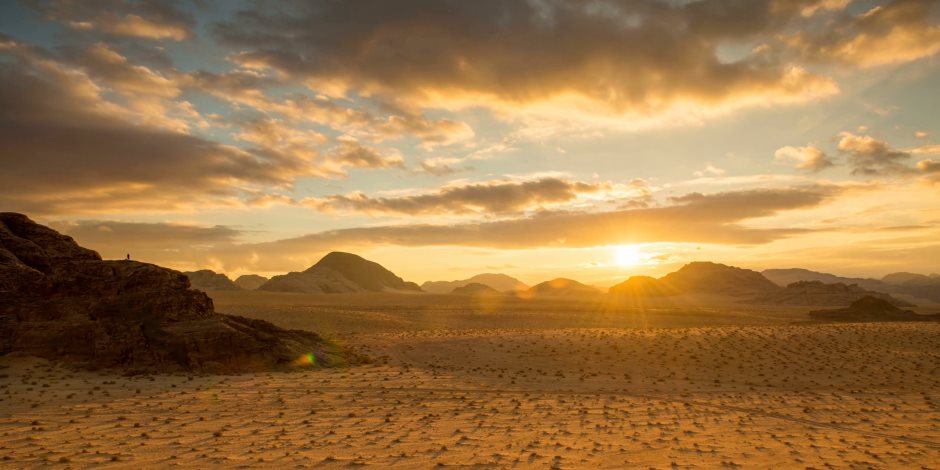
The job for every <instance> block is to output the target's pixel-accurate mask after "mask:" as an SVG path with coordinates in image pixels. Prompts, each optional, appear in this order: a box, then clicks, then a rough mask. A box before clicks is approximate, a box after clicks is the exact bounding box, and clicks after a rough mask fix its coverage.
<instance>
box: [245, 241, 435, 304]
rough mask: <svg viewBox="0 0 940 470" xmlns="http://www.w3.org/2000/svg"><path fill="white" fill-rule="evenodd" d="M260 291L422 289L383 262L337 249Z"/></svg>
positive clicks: (282, 276)
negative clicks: (304, 268) (302, 269)
mask: <svg viewBox="0 0 940 470" xmlns="http://www.w3.org/2000/svg"><path fill="white" fill-rule="evenodd" d="M258 290H264V291H277V292H305V293H317V294H321V293H322V294H338V293H344V292H422V290H421V288H420V287H418V285H417V284H415V283H413V282H407V281H404V280H402V278H400V277H398V276H396V275H395V273H393V272H391V271H389V270H388V269H385V268H384V267H382V265H380V264H378V263H376V262H373V261H369V260H367V259H365V258H362V257H361V256H358V255H354V254H352V253H342V252H338V251H334V252H332V253H330V254H328V255H326V256H324V257H323V258H322V259H321V260H320V261H318V262H317V264H315V265H313V266H311V267H310V268H309V269H307V270H306V271H303V272H291V273H288V274H284V275H281V276H274V277H272V278H271V280H270V281H268V282H266V283H264V284H263V285H261V287H259V288H258Z"/></svg>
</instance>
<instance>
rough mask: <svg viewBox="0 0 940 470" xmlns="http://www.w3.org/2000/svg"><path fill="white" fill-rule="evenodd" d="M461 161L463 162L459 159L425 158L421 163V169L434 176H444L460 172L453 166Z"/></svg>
mask: <svg viewBox="0 0 940 470" xmlns="http://www.w3.org/2000/svg"><path fill="white" fill-rule="evenodd" d="M462 161H463V160H462V159H460V158H446V157H432V158H426V159H424V161H422V162H421V169H422V170H424V171H426V172H428V173H430V174H432V175H434V176H445V175H450V174H453V173H457V172H458V171H460V169H458V168H455V167H454V165H456V164H458V163H461V162H462Z"/></svg>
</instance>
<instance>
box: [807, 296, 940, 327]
mask: <svg viewBox="0 0 940 470" xmlns="http://www.w3.org/2000/svg"><path fill="white" fill-rule="evenodd" d="M809 316H810V317H812V318H816V319H819V320H834V321H851V322H871V321H940V314H938V315H918V314H916V313H914V312H912V311H910V310H901V309H900V308H898V307H895V306H894V305H891V303H889V302H888V301H886V300H885V299H879V298H877V297H872V296H865V297H862V298H861V299H858V300H856V301H855V302H852V305H850V306H848V307H847V308H838V309H833V310H815V311H812V312H809Z"/></svg>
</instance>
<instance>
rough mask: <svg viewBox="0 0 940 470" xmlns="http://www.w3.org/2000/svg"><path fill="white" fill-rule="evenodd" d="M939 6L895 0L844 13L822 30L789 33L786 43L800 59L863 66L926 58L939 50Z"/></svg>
mask: <svg viewBox="0 0 940 470" xmlns="http://www.w3.org/2000/svg"><path fill="white" fill-rule="evenodd" d="M846 3H847V2H846ZM937 5H938V3H937V2H936V1H935V0H895V1H891V2H886V3H884V4H881V5H874V6H872V7H871V8H870V9H868V10H865V11H862V12H861V13H859V14H850V13H847V12H843V13H841V14H840V15H837V17H836V19H834V20H833V21H830V22H829V23H828V24H827V25H826V28H824V29H822V30H820V31H817V32H808V31H805V30H801V31H800V32H798V33H796V34H794V35H792V36H789V37H787V38H786V39H785V43H786V47H788V48H789V49H790V50H791V51H793V52H795V53H796V54H797V55H798V56H799V58H800V59H801V60H806V61H812V62H817V63H826V64H831V63H841V64H847V65H854V66H862V67H875V66H880V65H886V64H895V63H904V62H910V61H912V60H916V59H920V58H922V57H928V56H931V55H934V54H936V53H937V52H938V51H940V26H938V25H937V22H936V20H937V16H936V15H937V13H938V6H937Z"/></svg>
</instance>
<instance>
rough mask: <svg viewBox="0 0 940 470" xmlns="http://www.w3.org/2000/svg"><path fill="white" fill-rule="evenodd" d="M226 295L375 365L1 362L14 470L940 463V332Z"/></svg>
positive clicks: (237, 306)
mask: <svg viewBox="0 0 940 470" xmlns="http://www.w3.org/2000/svg"><path fill="white" fill-rule="evenodd" d="M212 295H213V297H214V298H216V304H217V308H218V310H220V311H223V312H226V313H239V314H248V313H249V312H251V313H253V314H254V315H253V316H257V317H260V318H265V319H268V320H272V321H275V322H276V323H278V324H280V325H281V326H287V327H307V328H313V329H320V330H324V331H327V332H328V333H329V334H330V335H331V336H332V337H333V338H335V339H337V340H338V341H341V342H343V343H344V344H346V345H348V346H349V347H352V348H355V349H357V350H359V351H360V352H364V353H366V354H368V355H370V356H371V357H372V358H373V363H372V364H369V365H364V366H358V367H353V368H345V369H331V370H310V371H303V372H291V373H281V372H278V373H263V374H246V375H233V376H187V375H175V376H174V375H170V376H137V377H124V376H121V375H120V374H117V373H114V372H107V371H105V372H75V371H71V370H68V369H67V368H65V367H63V366H62V365H61V364H55V363H49V362H46V361H42V360H38V359H34V358H29V357H19V356H13V357H11V356H6V357H2V358H0V367H2V369H0V376H2V378H0V387H2V388H0V400H2V401H0V436H2V438H0V459H2V460H0V466H2V467H5V468H24V467H25V468H29V467H43V466H54V467H59V468H65V467H71V468H87V467H96V468H97V467H104V468H109V467H110V468H129V467H138V468H150V467H172V466H181V467H186V468H189V467H196V468H207V467H227V468H231V467H235V468H238V467H271V468H302V467H310V466H317V467H327V468H349V467H372V468H386V467H399V468H428V467H434V466H443V467H460V468H465V467H474V468H476V467H479V468H530V467H536V468H546V467H548V468H552V467H554V468H588V467H591V468H628V467H634V468H664V469H666V468H722V467H723V468H739V467H746V468H826V467H830V468H940V348H938V345H940V324H925V323H878V324H826V323H817V322H809V321H808V320H807V318H806V315H805V311H803V310H802V309H789V310H788V309H778V310H763V311H755V310H749V309H747V308H742V307H731V306H723V307H718V308H708V309H689V307H688V306H678V307H676V306H673V307H669V306H654V307H651V308H649V309H644V310H629V309H627V310H623V311H614V310H611V309H599V308H597V306H596V305H590V304H583V303H574V302H567V303H566V302H551V301H545V302H541V303H539V302H534V303H533V302H529V303H526V302H518V303H512V302H509V303H503V304H502V305H500V306H498V308H495V309H494V308H491V307H492V306H490V305H487V306H481V305H479V304H475V303H474V301H472V300H468V299H452V298H446V297H445V296H428V297H433V298H430V299H429V298H428V297H425V296H419V297H411V298H400V297H393V298H383V297H382V296H377V297H368V298H359V299H358V300H357V299H354V298H351V297H344V298H341V299H340V300H339V301H337V300H336V299H337V298H335V297H334V298H332V299H331V298H326V299H324V298H323V297H322V296H297V295H293V296H291V295H277V294H264V295H261V294H257V295H255V294H252V293H233V294H231V295H229V296H225V295H221V294H217V293H213V294H212ZM337 302H338V303H339V304H340V305H337ZM383 305H384V306H383Z"/></svg>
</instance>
